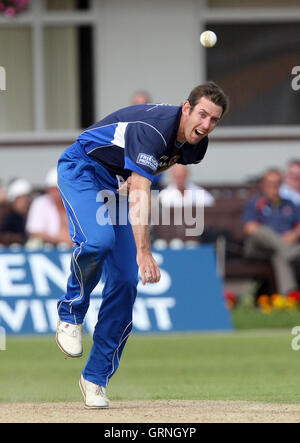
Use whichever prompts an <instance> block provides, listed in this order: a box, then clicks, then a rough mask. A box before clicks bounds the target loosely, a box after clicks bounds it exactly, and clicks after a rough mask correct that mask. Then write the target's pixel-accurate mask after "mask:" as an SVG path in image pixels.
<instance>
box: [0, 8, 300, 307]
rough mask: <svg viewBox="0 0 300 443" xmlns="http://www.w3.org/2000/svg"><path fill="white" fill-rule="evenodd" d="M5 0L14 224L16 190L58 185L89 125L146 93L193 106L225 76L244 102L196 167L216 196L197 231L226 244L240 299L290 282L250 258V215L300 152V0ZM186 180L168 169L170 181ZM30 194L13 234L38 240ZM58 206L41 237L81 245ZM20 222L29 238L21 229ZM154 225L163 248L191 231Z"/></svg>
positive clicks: (7, 145)
mask: <svg viewBox="0 0 300 443" xmlns="http://www.w3.org/2000/svg"><path fill="white" fill-rule="evenodd" d="M5 4H7V2H5V1H4V0H3V1H2V2H0V66H1V67H3V68H4V69H5V72H6V85H5V86H6V88H5V89H6V90H2V91H0V159H1V160H0V180H1V194H0V195H1V197H0V198H1V202H2V203H1V204H2V212H1V217H0V222H1V223H4V222H3V220H4V219H5V215H6V212H5V211H8V209H7V204H6V203H7V202H8V203H9V205H12V204H13V202H14V200H15V199H16V198H18V197H20V196H23V195H24V194H26V195H29V194H30V196H31V198H32V197H36V196H40V194H44V193H48V191H49V189H50V191H49V192H50V193H51V192H52V191H51V188H53V187H55V178H54V179H52V180H51V177H50V176H49V174H50V171H51V169H52V168H53V167H55V165H56V163H57V160H58V157H59V155H60V154H61V153H62V151H63V150H64V149H65V148H67V147H68V146H69V145H70V144H72V143H73V142H74V140H75V139H76V138H77V136H78V135H79V133H80V132H81V130H82V129H83V128H86V127H88V126H89V125H91V124H93V123H95V122H96V121H99V120H100V119H101V118H102V117H104V116H105V115H107V114H108V113H110V112H112V111H115V110H117V109H118V108H120V107H125V106H128V105H130V104H132V103H134V102H135V100H136V94H137V93H138V94H139V95H140V96H141V95H144V96H145V95H146V96H147V98H146V99H145V100H146V101H151V102H164V103H170V104H175V105H180V104H181V103H183V101H184V100H185V99H186V98H187V96H188V95H189V92H190V91H191V89H192V88H193V87H194V86H196V85H198V84H200V83H203V82H205V81H206V80H214V81H215V82H217V83H218V84H219V85H220V86H221V87H222V88H223V89H224V91H225V92H226V94H227V95H228V96H229V97H230V103H231V106H230V112H229V113H228V115H226V116H225V117H224V119H223V120H222V122H221V123H220V126H219V127H218V128H217V129H216V130H215V132H213V134H212V135H211V137H210V145H209V150H208V153H207V155H206V157H205V159H204V161H203V162H202V163H201V164H200V165H195V166H191V167H189V168H188V173H189V180H190V181H191V182H193V183H194V184H195V185H197V186H201V187H202V188H204V189H205V190H206V191H207V192H209V193H210V195H211V196H212V198H213V200H212V201H213V203H212V204H209V205H208V207H207V208H205V228H206V231H205V234H206V236H205V237H203V238H199V239H196V243H197V244H201V243H202V242H205V243H208V244H211V243H213V244H214V246H215V247H216V250H217V259H218V265H219V272H220V276H221V277H222V279H223V281H224V283H225V288H226V290H228V291H229V292H228V294H231V295H230V297H231V296H232V297H233V298H229V302H230V303H233V304H234V303H235V296H236V295H238V296H239V295H240V294H245V293H248V292H249V291H250V293H251V294H252V295H253V294H254V295H255V297H257V294H263V293H264V292H266V293H269V294H273V293H276V292H278V287H277V286H276V276H275V275H274V270H273V269H272V266H271V265H270V263H269V262H266V261H263V262H261V261H252V262H251V261H249V260H248V261H247V260H246V259H245V257H244V256H243V253H242V248H243V242H244V239H245V235H244V231H243V219H242V213H243V207H244V204H245V202H246V201H247V199H248V198H249V197H250V196H251V195H253V194H254V193H255V192H256V191H257V190H258V180H259V178H260V177H261V175H262V174H263V173H264V171H265V170H266V169H268V168H270V167H272V168H278V169H280V170H281V171H282V173H283V177H284V174H285V173H286V170H287V167H288V164H289V162H290V160H291V159H294V158H296V157H298V158H299V157H300V150H299V142H300V124H299V123H300V122H299V115H300V91H297V90H296V89H297V88H295V87H293V84H294V85H295V73H294V74H293V68H294V67H296V66H298V65H300V59H299V54H300V26H299V25H300V1H299V0H252V1H250V0H249V1H247V0H240V1H239V0H228V1H222V0H185V1H184V2H183V1H181V0H172V1H171V0H151V1H149V0H126V1H123V0H29V1H28V2H27V1H24V2H21V6H19V7H20V10H14V9H13V8H10V10H7V9H5ZM23 6H24V10H22V7H23ZM206 29H210V30H212V31H214V32H215V33H216V34H217V37H218V42H217V44H216V46H215V47H213V48H211V49H205V48H204V47H202V46H201V45H200V42H199V36H200V34H201V32H202V31H204V30H206ZM299 69H300V68H299ZM294 72H295V71H294ZM293 80H294V83H293ZM299 83H300V81H299ZM3 89H4V88H3ZM137 100H142V98H141V97H139V99H137ZM16 179H22V180H23V184H22V183H20V182H19V183H18V185H16V183H15V181H16ZM172 180H173V178H172V176H171V173H170V172H168V173H165V174H164V175H163V177H162V179H161V182H160V184H159V188H160V189H161V188H166V187H167V186H169V185H170V184H172ZM24 182H25V183H24ZM13 184H14V185H15V186H14V187H13V188H11V187H10V186H11V185H13ZM299 193H300V189H299ZM52 197H53V195H52ZM53 198H54V200H55V196H54V197H53ZM30 204H31V203H30V202H28V201H27V202H22V203H21V204H20V206H21V209H17V210H16V211H17V212H18V214H19V216H18V217H17V220H15V219H14V223H15V224H17V225H18V228H13V229H12V228H11V227H10V228H9V229H7V228H5V227H4V225H3V224H2V225H1V223H0V229H1V232H2V237H1V239H0V241H1V243H2V244H3V245H4V246H9V245H11V244H19V245H20V244H21V245H23V244H25V243H26V242H27V240H28V237H29V238H30V235H31V233H30V232H29V231H28V230H27V231H26V229H27V228H24V226H25V224H26V218H27V215H28V210H29V206H30ZM18 206H19V205H18ZM42 207H43V206H42ZM57 210H58V213H60V217H61V220H60V222H58V221H57V218H56V226H57V225H59V224H60V227H58V228H57V230H56V233H55V232H54V233H47V235H49V236H48V237H44V238H42V239H41V238H40V240H42V241H43V242H46V243H47V244H49V243H50V244H52V245H55V246H56V245H58V244H66V246H68V235H67V227H66V222H65V220H63V215H62V211H61V208H60V207H59V203H57ZM35 212H36V213H39V214H41V213H42V212H43V210H41V209H36V211H35ZM20 214H21V215H20ZM56 217H58V216H56ZM32 218H33V216H32ZM54 218H55V217H54ZM49 220H50V219H49V218H48V221H49ZM32 223H33V225H34V222H32ZM46 224H47V221H46ZM48 224H49V223H48ZM53 224H54V225H55V221H54V222H53ZM1 226H2V227H1ZM20 226H21V228H20ZM19 228H20V229H21V231H22V229H23V231H22V232H21V233H23V234H24V236H23V237H17V236H15V235H14V234H19V233H20V232H19V231H18V229H19ZM39 229H40V230H41V229H42V228H41V227H39V226H38V227H36V230H37V231H38V230H39ZM32 231H34V228H32ZM54 231H55V229H54ZM51 235H53V237H54V236H55V235H57V237H56V239H54V240H53V237H52V239H51ZM152 235H153V243H155V242H156V246H160V247H161V246H162V245H166V244H170V242H171V241H172V240H176V242H177V243H176V242H175V247H178V246H179V247H180V245H184V243H185V242H186V241H188V240H190V239H187V238H186V237H185V234H184V233H183V231H182V230H181V231H180V229H178V227H172V226H168V227H167V229H166V227H162V228H160V227H159V226H158V227H156V228H155V229H154V230H153V232H152ZM52 240H53V241H52ZM193 240H195V239H193ZM157 241H160V243H159V242H158V243H157ZM194 243H195V242H194ZM173 246H174V242H173ZM249 287H250V289H249ZM261 287H263V289H261ZM257 288H260V289H257ZM230 291H232V293H230Z"/></svg>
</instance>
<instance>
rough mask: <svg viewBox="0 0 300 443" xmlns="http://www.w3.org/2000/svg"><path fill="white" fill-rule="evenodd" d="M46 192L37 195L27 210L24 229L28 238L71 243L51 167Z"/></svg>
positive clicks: (52, 242) (45, 241) (54, 172)
mask: <svg viewBox="0 0 300 443" xmlns="http://www.w3.org/2000/svg"><path fill="white" fill-rule="evenodd" d="M45 184H46V193H45V194H44V195H41V196H39V197H37V198H36V199H35V200H34V201H33V202H32V205H31V207H30V210H29V214H28V219H27V225H26V230H27V233H28V235H29V237H30V239H38V240H40V241H41V242H43V243H50V244H53V245H57V244H60V243H64V244H67V245H69V246H71V245H72V242H71V239H70V236H69V229H68V219H67V215H66V212H65V208H64V205H63V202H62V199H61V197H60V194H59V191H58V188H57V171H56V168H54V169H51V170H50V171H49V172H48V174H47V176H46V181H45Z"/></svg>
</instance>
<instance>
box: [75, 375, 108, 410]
mask: <svg viewBox="0 0 300 443" xmlns="http://www.w3.org/2000/svg"><path fill="white" fill-rule="evenodd" d="M79 388H80V391H81V394H82V397H83V401H84V408H85V409H108V408H109V405H107V406H88V405H87V404H86V399H85V398H86V397H85V392H84V389H83V386H82V383H81V379H80V380H79Z"/></svg>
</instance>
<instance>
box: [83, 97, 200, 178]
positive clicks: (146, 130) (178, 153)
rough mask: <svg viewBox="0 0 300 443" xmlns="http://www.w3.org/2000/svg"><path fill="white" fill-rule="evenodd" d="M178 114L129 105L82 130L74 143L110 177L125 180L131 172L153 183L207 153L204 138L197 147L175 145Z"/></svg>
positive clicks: (177, 109)
mask: <svg viewBox="0 0 300 443" xmlns="http://www.w3.org/2000/svg"><path fill="white" fill-rule="evenodd" d="M181 115H182V113H181V106H171V105H166V104H150V105H136V106H129V107H127V108H123V109H120V110H118V111H116V112H114V113H112V114H110V115H108V116H107V117H105V118H104V119H103V120H101V121H100V122H98V123H96V124H95V125H93V126H91V127H90V128H88V129H87V130H85V131H84V132H83V133H82V134H81V135H80V136H79V138H78V142H79V143H80V144H81V145H82V146H83V148H84V150H85V152H86V154H87V155H89V156H91V157H92V158H94V159H95V160H96V161H98V162H99V163H100V164H101V165H102V166H104V167H105V168H106V169H107V170H108V171H109V172H110V173H111V174H113V175H121V176H122V177H124V178H125V179H126V178H128V177H129V176H130V175H131V172H132V171H135V172H137V173H138V174H140V175H142V176H144V177H146V178H148V179H149V180H151V181H153V180H154V178H155V175H156V174H159V173H160V172H162V171H163V169H164V168H166V167H169V166H171V165H173V164H175V163H181V164H183V165H188V164H193V163H200V161H201V160H202V159H203V157H204V155H205V153H206V151H207V146H208V138H207V137H205V138H203V139H202V140H201V141H200V143H198V144H197V145H191V144H189V143H184V144H183V145H181V146H178V143H176V136H177V131H178V128H179V123H180V119H181Z"/></svg>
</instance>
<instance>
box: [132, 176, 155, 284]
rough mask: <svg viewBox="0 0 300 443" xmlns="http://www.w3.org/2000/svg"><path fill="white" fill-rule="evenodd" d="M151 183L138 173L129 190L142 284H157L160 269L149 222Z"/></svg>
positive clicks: (133, 177)
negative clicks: (153, 250)
mask: <svg viewBox="0 0 300 443" xmlns="http://www.w3.org/2000/svg"><path fill="white" fill-rule="evenodd" d="M150 189H151V181H150V180H148V179H147V178H145V177H143V176H142V175H140V174H137V173H136V172H133V173H132V176H131V183H130V190H129V214H130V222H131V226H132V231H133V236H134V240H135V244H136V248H137V264H138V266H139V269H140V273H141V276H142V283H143V285H145V284H146V283H147V282H149V283H157V282H158V281H159V280H160V270H159V267H158V265H157V263H156V261H155V260H154V258H153V257H152V253H151V244H150V230H149V220H150V214H151V193H150Z"/></svg>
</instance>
